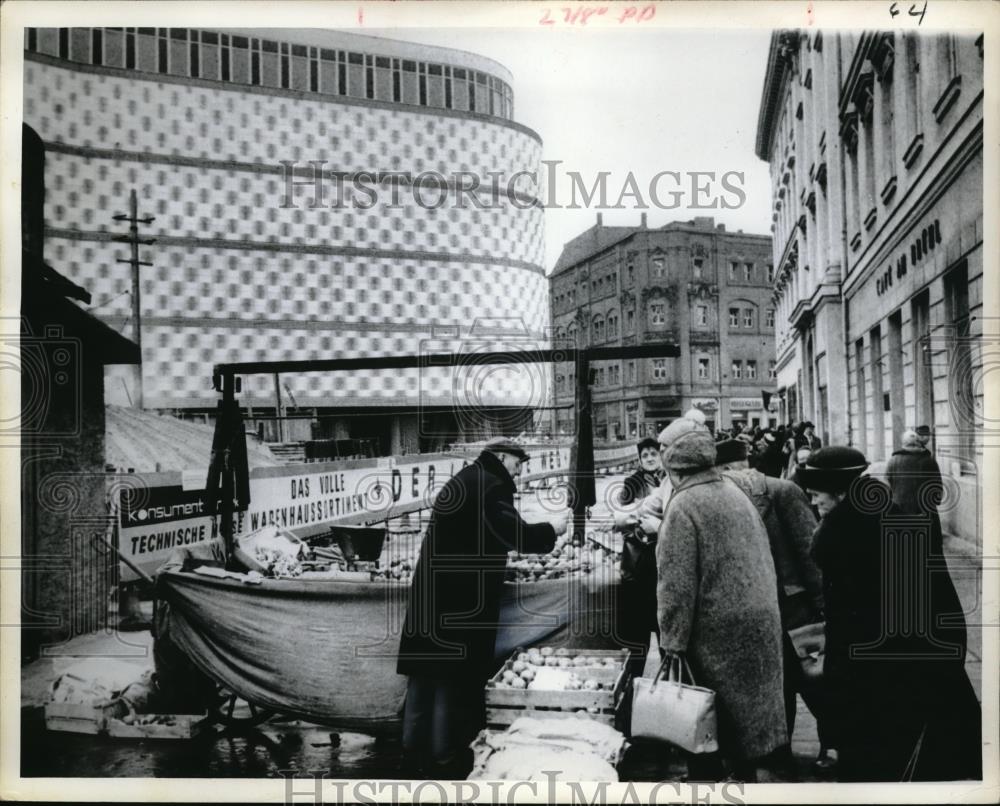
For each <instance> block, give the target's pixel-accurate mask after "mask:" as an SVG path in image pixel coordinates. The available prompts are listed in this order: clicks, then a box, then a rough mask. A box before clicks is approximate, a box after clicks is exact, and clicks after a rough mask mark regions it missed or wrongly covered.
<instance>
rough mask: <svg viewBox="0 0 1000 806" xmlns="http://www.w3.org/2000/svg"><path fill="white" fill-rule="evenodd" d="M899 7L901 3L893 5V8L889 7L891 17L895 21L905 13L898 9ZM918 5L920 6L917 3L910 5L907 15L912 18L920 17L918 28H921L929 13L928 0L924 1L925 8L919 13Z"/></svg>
mask: <svg viewBox="0 0 1000 806" xmlns="http://www.w3.org/2000/svg"><path fill="white" fill-rule="evenodd" d="M898 5H899V3H893V4H892V5H891V6H889V16H890V17H891V18H892V19H895V18H896V17H898V16H899V15H900V14H902V13H903V12H902V11H900V10H899V9H898V8H896V6H898ZM917 5H918V4H917V3H913V4H912V5H910V10H909V11H907V12H906V13H907V14H908V15H909V16H911V17H920V19H919V20H918V21H917V27H918V28H919V27H920V25H921V24H922V23H923V21H924V14H926V13H927V0H924V5H923V8H921V9H920V10H919V11H917Z"/></svg>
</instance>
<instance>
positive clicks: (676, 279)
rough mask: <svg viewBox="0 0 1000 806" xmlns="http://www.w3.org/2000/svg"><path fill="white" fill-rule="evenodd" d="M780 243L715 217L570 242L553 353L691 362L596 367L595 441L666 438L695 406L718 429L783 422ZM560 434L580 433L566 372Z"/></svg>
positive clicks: (552, 282) (562, 369) (556, 285)
mask: <svg viewBox="0 0 1000 806" xmlns="http://www.w3.org/2000/svg"><path fill="white" fill-rule="evenodd" d="M772 284H773V278H772V261H771V239H770V238H769V237H767V236H766V235H750V234H745V233H743V232H742V231H740V232H726V229H725V225H723V224H719V225H716V224H715V220H714V219H713V218H710V217H699V218H695V219H694V220H692V221H686V222H673V223H670V224H667V225H665V226H663V227H660V228H657V229H651V228H649V227H648V226H647V223H646V217H645V214H643V218H642V223H641V224H640V226H638V227H610V226H609V227H606V226H604V224H603V221H602V218H601V215H600V214H598V216H597V223H596V225H595V226H594V227H592V228H591V229H589V230H587V231H586V232H584V233H583V234H581V235H579V236H577V237H576V238H574V239H573V240H571V241H569V242H568V243H567V244H566V245H565V246H564V247H563V251H562V253H561V255H560V256H559V259H558V261H557V263H556V266H555V268H554V270H553V272H552V274H551V275H550V276H549V297H550V301H551V305H552V325H553V344H555V345H560V344H566V345H572V346H580V347H586V346H628V345H636V344H643V343H647V342H661V341H666V342H674V343H676V344H678V345H679V346H680V348H681V355H680V357H679V358H656V359H638V360H626V361H619V362H597V363H595V364H594V368H595V373H594V376H593V380H592V384H591V390H592V399H593V403H594V411H593V419H594V424H595V436H596V437H597V438H599V439H601V438H606V439H614V438H616V437H617V438H634V437H637V436H640V435H645V434H655V433H657V432H658V431H659V430H660V429H662V428H663V427H664V426H665V425H666V424H667V423H668V422H669V421H670V420H671V419H673V418H675V417H678V416H680V415H681V414H682V413H683V412H684V411H686V410H687V409H688V408H690V407H692V406H694V407H697V408H700V409H701V410H702V411H704V412H705V414H706V416H707V418H708V420H709V421H710V423H711V425H712V426H713V427H717V428H723V427H729V426H730V425H732V424H733V423H735V422H741V423H743V424H744V425H748V426H753V425H757V424H761V423H763V424H765V425H766V424H768V423H769V422H774V421H775V420H774V418H775V417H776V416H777V414H776V412H774V411H765V410H763V408H762V406H763V402H762V396H761V392H762V390H767V389H772V388H773V387H774V383H775V382H774V380H773V373H774V366H775V362H774V315H775V311H774V307H773V305H772V303H771V301H770V300H771V287H772ZM554 381H555V401H556V405H557V406H563V407H566V408H563V409H561V410H560V411H559V413H558V415H557V421H556V422H557V430H558V431H561V432H567V433H569V432H570V429H571V428H572V417H573V411H572V403H573V399H574V393H575V383H576V381H575V377H574V368H573V366H572V365H570V364H557V365H556V367H555V378H554Z"/></svg>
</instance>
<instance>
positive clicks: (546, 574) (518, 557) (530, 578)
mask: <svg viewBox="0 0 1000 806" xmlns="http://www.w3.org/2000/svg"><path fill="white" fill-rule="evenodd" d="M607 544H608V545H610V540H609V541H608V543H607ZM508 557H509V558H508V561H507V567H508V568H509V569H510V570H511V571H512V572H513V573H514V578H515V579H516V580H517V581H518V582H536V581H538V580H541V579H560V578H562V577H565V576H569V575H573V574H577V575H581V574H583V575H585V574H592V573H594V574H598V575H601V574H606V573H609V568H612V567H614V561H615V557H614V552H613V551H610V550H608V549H605V548H601V547H599V546H597V545H595V544H594V543H592V542H591V541H589V540H588V541H587V542H586V543H584V544H583V545H582V546H575V545H573V543H572V542H571V541H570V539H569V537H568V536H565V535H564V536H562V537H560V538H558V539H557V540H556V545H555V547H554V548H553V549H552V551H551V552H549V553H548V554H518V553H517V552H511V553H510V554H509V555H508Z"/></svg>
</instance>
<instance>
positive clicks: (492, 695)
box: [485, 649, 629, 727]
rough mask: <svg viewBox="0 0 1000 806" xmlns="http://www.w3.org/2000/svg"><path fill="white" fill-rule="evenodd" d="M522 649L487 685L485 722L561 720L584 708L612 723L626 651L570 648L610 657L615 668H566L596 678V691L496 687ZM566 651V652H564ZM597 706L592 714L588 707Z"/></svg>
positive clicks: (622, 682) (591, 715) (625, 679)
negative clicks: (526, 718)
mask: <svg viewBox="0 0 1000 806" xmlns="http://www.w3.org/2000/svg"><path fill="white" fill-rule="evenodd" d="M523 651H524V650H522V649H518V650H515V652H514V653H513V655H512V656H511V657H510V658H508V659H507V661H506V662H505V663H504V665H503V667H502V668H501V669H500V670H499V671H498V672H497V673H496V674H495V675H494V676H493V677H492V678H490V680H489V682H487V684H486V691H485V699H486V724H487V725H488V726H490V727H494V726H497V727H504V726H507V725H511V724H513V723H514V720H516V719H518V718H519V717H522V716H529V717H536V718H538V719H564V718H569V717H577V716H581V717H582V716H584V714H581V713H577V712H578V711H580V710H586V711H587V714H586V717H587V718H588V719H594V720H596V721H598V722H603V723H604V724H605V725H611V726H612V727H614V726H615V723H616V714H617V710H618V705H619V703H620V702H621V699H622V695H623V693H624V691H625V686H626V684H627V683H628V675H627V673H626V671H625V668H626V663H627V661H628V654H629V653H628V650H627V649H622V650H608V649H604V650H596V649H581V650H572V649H570V650H569V654H571V655H585V656H587V657H594V658H598V659H600V660H604V659H605V658H609V657H610V658H613V659H614V660H615V665H614V667H607V666H573V667H571V668H570V669H569V671H573V672H576V673H577V674H578V675H579V676H581V677H589V678H593V679H595V680H597V682H598V683H600V684H601V686H602V688H601V689H600V690H597V691H593V690H586V689H580V690H576V691H559V690H545V689H515V688H507V687H506V686H504V687H498V686H497V683H498V682H499V680H500V679H501V678H502V676H503V673H504V671H505V670H507V669H510V668H511V666H512V665H513V663H514V661H515V660H516V659H517V656H518V655H519V654H520V653H521V652H523ZM563 654H565V653H563ZM592 708H596V709H597V712H596V713H592V712H590V710H589V709H592Z"/></svg>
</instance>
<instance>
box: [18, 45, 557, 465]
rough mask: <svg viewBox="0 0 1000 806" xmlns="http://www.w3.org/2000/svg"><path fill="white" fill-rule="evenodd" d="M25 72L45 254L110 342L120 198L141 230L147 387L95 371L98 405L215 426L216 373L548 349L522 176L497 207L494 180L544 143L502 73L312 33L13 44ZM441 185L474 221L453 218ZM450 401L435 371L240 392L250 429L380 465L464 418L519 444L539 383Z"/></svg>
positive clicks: (455, 59) (492, 388)
mask: <svg viewBox="0 0 1000 806" xmlns="http://www.w3.org/2000/svg"><path fill="white" fill-rule="evenodd" d="M24 56H25V65H24V82H25V83H24V115H25V121H26V122H27V123H28V124H30V125H31V126H32V127H33V128H34V129H35V130H36V131H37V132H38V133H39V135H40V136H41V137H42V139H43V140H44V143H45V148H46V150H47V153H48V155H49V161H48V172H49V176H48V181H47V187H48V195H47V197H46V202H45V219H46V222H45V223H46V230H45V240H46V244H45V245H46V253H47V254H49V255H51V256H52V258H53V260H55V261H56V262H57V263H58V264H59V266H60V267H63V268H64V269H65V271H66V273H67V275H68V276H69V277H70V278H71V279H72V280H73V281H75V282H79V283H82V284H85V285H86V286H87V287H88V288H89V289H90V290H91V292H92V295H93V299H94V304H93V307H92V310H93V312H94V313H95V315H97V316H99V317H100V318H101V319H103V320H104V321H105V322H106V323H108V324H109V325H111V326H112V327H114V328H116V329H118V330H119V331H122V332H124V333H126V334H131V333H132V330H133V328H134V324H135V323H134V322H132V321H131V320H132V318H133V317H132V313H131V310H132V305H131V301H132V282H131V278H130V268H129V266H128V265H127V264H124V263H121V262H119V259H120V258H125V257H127V255H128V246H127V245H123V244H121V243H116V242H115V240H114V239H115V237H116V236H118V235H122V234H125V233H126V232H127V225H126V224H124V223H122V222H118V221H114V220H113V219H112V216H113V215H114V214H116V213H126V212H128V203H129V202H128V200H129V194H130V191H132V190H135V191H136V192H137V196H138V208H139V209H138V212H139V215H140V216H141V217H145V216H153V217H155V221H154V222H152V223H151V224H149V225H148V226H143V227H142V231H141V236H142V237H143V238H147V237H152V238H155V239H156V243H155V244H154V245H152V246H148V247H143V249H142V250H141V251H142V259H143V260H145V261H149V262H151V263H152V265H151V266H148V267H143V268H142V270H141V280H140V302H141V308H140V316H139V321H140V330H141V343H142V364H141V384H139V383H138V379H137V378H134V377H132V376H130V375H129V374H128V373H121V374H119V375H118V376H109V379H108V390H109V394H110V395H111V396H112V399H114V400H115V401H116V402H127V401H128V400H131V401H132V402H138V399H139V398H140V396H141V401H142V404H143V406H144V407H146V408H151V409H157V410H163V411H171V412H175V413H181V414H184V415H186V416H191V415H202V414H203V415H205V416H206V417H210V416H211V415H212V413H213V412H214V410H215V405H216V398H217V395H216V393H215V392H214V391H213V389H212V385H211V372H212V366H213V364H215V363H220V362H237V361H240V362H242V361H263V360H268V361H272V360H300V359H320V358H331V357H344V358H348V357H364V356H383V355H395V354H401V353H405V354H412V353H418V352H421V351H423V352H446V351H459V350H473V351H475V350H479V349H483V347H484V345H485V344H489V345H490V346H497V344H498V342H499V345H500V346H502V347H507V348H510V347H512V346H513V347H518V346H522V347H523V346H525V345H526V346H528V347H537V346H539V345H544V344H546V343H547V342H546V341H545V338H546V334H545V329H546V326H547V316H548V311H547V302H546V298H545V290H546V286H545V274H544V268H543V266H542V251H543V212H542V210H541V208H540V206H539V205H537V204H536V205H533V204H531V202H532V201H533V200H532V199H531V198H530V197H528V198H525V194H526V193H528V188H531V187H533V185H531V184H530V179H525V180H524V182H523V183H522V184H520V185H515V186H514V193H513V194H508V193H507V187H506V186H505V185H501V186H500V187H499V189H497V188H496V187H494V186H492V185H491V179H490V174H491V173H492V174H494V175H495V174H499V175H501V176H505V177H513V176H515V175H517V174H518V172H527V173H529V174H534V172H535V171H536V169H537V167H538V164H539V159H540V153H541V141H540V138H539V136H538V135H537V134H536V133H535V132H533V131H531V130H530V129H528V128H526V127H525V126H523V125H520V124H518V123H517V122H515V120H514V119H513V93H512V90H511V84H512V77H511V75H510V73H509V72H508V71H507V70H506V68H504V67H502V66H501V65H499V64H497V63H496V62H493V61H491V60H489V59H486V58H483V57H480V56H477V55H475V54H470V53H466V52H462V51H458V50H451V49H446V48H432V47H426V46H422V45H415V44H410V43H406V42H398V41H393V40H388V39H381V38H375V37H367V36H359V35H354V34H348V33H340V32H334V31H323V30H314V29H308V30H296V29H281V30H280V31H278V30H275V31H264V30H254V29H227V30H192V29H186V28H184V29H175V28H171V29H166V28H93V29H90V28H72V29H68V28H64V29H29V30H27V31H26V39H25V53H24ZM317 170H318V171H321V172H323V179H322V182H323V184H322V190H318V186H317V182H316V179H317ZM459 172H462V173H461V177H463V180H462V181H465V182H469V183H471V184H479V185H480V186H481V187H480V189H478V190H476V191H475V193H476V194H477V196H478V198H479V200H480V201H481V202H482V205H481V206H479V205H476V204H472V203H469V199H468V198H466V199H465V200H464V203H461V204H460V203H453V202H454V200H455V198H456V197H455V196H454V195H452V194H453V193H455V191H456V187H455V183H456V181H457V180H454V177H455V176H456V175H457V174H459ZM417 177H420V179H418V178H417ZM335 179H336V180H339V182H340V184H339V185H337V184H336V183H335V182H334V180H335ZM416 184H420V187H419V188H416V190H418V191H419V193H418V192H415V185H416ZM336 187H346V188H347V194H346V195H345V196H343V197H338V195H337V193H336V192H335V188H336ZM522 191H523V192H522ZM319 193H323V194H325V195H321V196H320V195H318V194H319ZM317 201H318V202H319V203H316V202H317ZM467 386H469V384H468V383H467V379H466V378H459V377H457V376H456V375H455V373H454V372H452V371H451V370H449V369H446V368H437V369H427V370H422V371H420V372H419V373H418V372H417V371H381V372H375V371H372V372H356V373H340V374H337V375H319V374H313V375H299V376H292V375H288V376H282V377H281V378H280V381H279V382H276V381H275V379H274V378H271V377H253V378H245V379H244V384H243V390H244V391H243V394H242V397H241V399H242V401H243V402H244V404H245V405H247V406H248V408H249V412H250V413H251V414H252V415H254V416H258V417H259V416H266V415H268V414H269V415H271V416H272V417H273V416H274V415H275V414H276V413H278V412H281V413H287V412H286V408H287V407H291V408H293V409H294V411H295V412H300V413H303V416H304V417H305V419H303V420H301V421H295V422H296V423H297V424H298V425H299V426H300V427H299V429H298V432H297V433H298V434H299V438H301V432H302V429H303V428H305V429H306V431H307V433H306V436H308V431H309V425H310V420H311V419H313V418H314V417H315V418H318V419H319V420H320V421H322V423H323V425H324V430H325V434H324V435H325V436H331V437H332V436H336V437H344V438H347V437H376V438H377V439H378V440H379V441H380V442H381V443H382V447H383V450H389V449H391V450H392V451H393V452H409V451H415V450H418V449H419V448H421V447H430V445H427V444H425V443H427V442H434V441H435V440H436V438H437V437H440V439H441V440H444V441H448V440H449V439H456V438H461V436H462V432H463V431H464V430H466V426H468V428H469V429H470V430H471V431H475V427H474V426H475V423H474V422H473V421H472V420H470V419H468V418H465V417H463V416H462V414H461V412H462V411H463V410H467V408H468V407H467V405H466V404H475V405H477V406H480V407H482V408H483V410H485V411H495V412H498V413H500V414H503V415H504V416H506V414H507V413H510V412H513V415H512V419H510V420H509V422H508V425H509V426H510V427H511V428H515V429H517V430H519V429H520V427H522V426H523V422H522V421H523V420H524V418H525V417H527V419H528V421H529V422H530V416H529V415H528V413H527V410H526V409H524V408H523V407H525V406H527V405H537V404H538V402H539V401H538V400H537V399H536V398H537V397H538V394H539V392H538V386H539V383H538V380H537V378H536V377H535V376H533V375H525V374H524V373H522V374H517V373H513V374H512V373H507V374H504V373H490V374H489V375H488V377H485V378H483V379H479V380H474V381H473V383H472V386H474V387H475V392H474V394H473V395H472V397H469V395H467V394H466V393H465V391H463V390H465V389H466V387H467ZM279 407H280V408H279ZM341 415H342V416H341ZM470 416H471V415H470ZM420 417H423V418H424V419H423V420H420ZM473 419H474V418H473ZM418 421H419V422H418ZM313 425H314V426H315V423H314V424H313ZM505 427H506V426H505ZM291 431H293V429H291V428H286V429H284V430H283V431H282V432H281V433H282V434H283V436H284V438H285V439H289V438H294V437H295V433H290V432H291ZM271 436H272V438H273V437H274V436H276V435H275V434H271ZM425 437H426V439H425ZM432 437H433V438H434V439H432ZM437 441H440V440H437Z"/></svg>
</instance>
